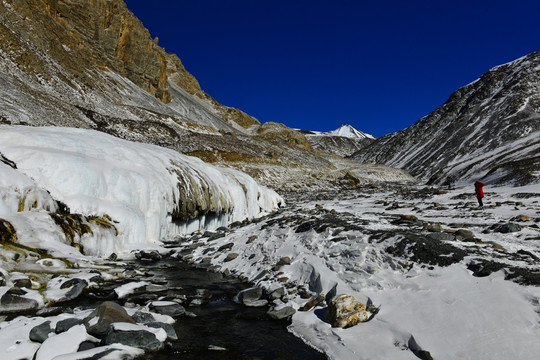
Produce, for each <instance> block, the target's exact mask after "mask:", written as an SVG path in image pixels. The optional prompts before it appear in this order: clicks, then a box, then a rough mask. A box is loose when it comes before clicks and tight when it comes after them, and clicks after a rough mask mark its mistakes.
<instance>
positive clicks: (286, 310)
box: [266, 306, 296, 320]
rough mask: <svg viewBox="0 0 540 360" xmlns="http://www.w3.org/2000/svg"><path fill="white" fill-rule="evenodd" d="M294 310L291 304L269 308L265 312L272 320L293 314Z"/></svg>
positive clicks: (285, 317)
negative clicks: (278, 307)
mask: <svg viewBox="0 0 540 360" xmlns="http://www.w3.org/2000/svg"><path fill="white" fill-rule="evenodd" d="M295 313H296V310H295V309H294V308H293V307H292V306H285V307H282V308H280V309H271V310H269V311H268V312H267V313H266V314H267V315H268V317H270V318H271V319H274V320H281V319H287V318H289V317H291V316H293V315H294V314H295Z"/></svg>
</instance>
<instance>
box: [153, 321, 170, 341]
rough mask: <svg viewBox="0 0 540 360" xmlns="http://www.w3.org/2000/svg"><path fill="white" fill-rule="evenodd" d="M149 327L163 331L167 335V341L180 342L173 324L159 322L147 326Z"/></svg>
mask: <svg viewBox="0 0 540 360" xmlns="http://www.w3.org/2000/svg"><path fill="white" fill-rule="evenodd" d="M145 325H146V326H148V327H151V328H156V329H163V330H165V332H166V333H167V340H172V341H174V340H178V335H176V331H175V330H174V327H173V326H172V325H171V324H167V323H162V322H158V321H152V322H149V323H146V324H145Z"/></svg>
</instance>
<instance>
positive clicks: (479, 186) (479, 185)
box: [474, 180, 486, 206]
mask: <svg viewBox="0 0 540 360" xmlns="http://www.w3.org/2000/svg"><path fill="white" fill-rule="evenodd" d="M484 185H486V184H484V183H483V182H480V181H478V180H476V182H475V183H474V192H475V193H476V198H477V199H478V206H484V204H483V202H482V198H483V197H484V189H483V187H484Z"/></svg>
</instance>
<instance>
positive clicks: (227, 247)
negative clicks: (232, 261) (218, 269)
mask: <svg viewBox="0 0 540 360" xmlns="http://www.w3.org/2000/svg"><path fill="white" fill-rule="evenodd" d="M233 246H234V244H233V243H228V244H225V245H222V246H220V247H219V248H218V251H225V250H227V251H229V250H231V249H232V248H233Z"/></svg>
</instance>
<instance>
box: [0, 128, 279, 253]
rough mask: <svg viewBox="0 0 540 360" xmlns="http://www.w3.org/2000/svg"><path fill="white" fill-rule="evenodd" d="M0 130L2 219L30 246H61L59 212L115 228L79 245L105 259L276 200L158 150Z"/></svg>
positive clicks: (59, 132) (96, 136) (86, 133)
mask: <svg viewBox="0 0 540 360" xmlns="http://www.w3.org/2000/svg"><path fill="white" fill-rule="evenodd" d="M0 129H1V131H0V144H1V145H0V153H1V154H2V155H3V157H2V159H4V160H3V161H2V162H0V218H2V219H4V220H5V221H8V222H9V223H11V224H12V225H13V227H14V228H15V230H16V233H17V241H18V242H20V243H23V244H27V245H30V246H36V245H39V246H36V247H42V246H44V245H45V243H47V244H48V245H49V246H45V247H46V248H50V247H55V246H61V245H60V243H62V242H64V243H66V242H67V240H66V237H65V235H64V234H63V233H62V229H61V228H59V227H58V226H57V225H56V224H55V222H54V219H53V218H52V217H51V216H50V215H49V214H50V213H55V212H57V211H58V210H62V209H59V208H61V207H62V206H64V204H65V205H67V207H68V208H69V212H70V213H71V214H82V215H85V216H94V217H96V218H99V219H103V218H104V219H106V220H104V221H105V222H106V223H109V225H110V228H115V229H116V231H105V230H103V229H102V228H99V227H96V226H93V227H92V228H91V230H92V231H91V232H90V231H89V232H88V233H86V234H84V235H83V236H82V237H81V239H80V243H81V245H82V246H83V247H84V250H85V252H86V254H89V255H97V256H105V255H109V254H111V253H117V254H122V253H124V254H125V253H128V252H129V251H130V250H132V249H134V248H140V247H145V246H147V245H151V244H159V242H160V240H163V239H164V238H166V237H170V236H174V235H178V234H183V233H190V232H192V231H194V230H199V229H201V230H205V229H208V230H212V229H216V228H217V227H219V226H223V225H227V224H229V223H231V222H234V221H242V220H244V219H246V218H254V217H257V216H260V215H262V214H264V213H266V212H271V211H273V210H276V209H277V208H278V207H279V205H280V203H282V202H283V199H282V198H281V197H280V196H279V195H278V194H277V193H276V192H274V191H273V190H270V189H268V188H265V187H263V186H260V185H258V184H257V183H256V182H255V181H254V180H253V179H252V178H251V177H249V176H248V175H245V174H243V173H241V172H239V171H235V170H232V169H227V168H219V167H216V166H212V165H209V164H206V163H204V162H203V161H201V160H199V159H197V158H193V157H189V156H185V155H182V154H180V153H178V152H176V151H174V150H170V149H166V148H161V147H158V146H155V145H149V144H141V143H134V142H129V141H125V140H121V139H118V138H115V137H112V136H110V135H106V134H104V133H101V132H97V131H93V130H86V129H74V128H60V127H43V128H38V127H21V126H16V127H15V126H1V127H0ZM13 163H14V164H16V168H15V167H14V166H13ZM58 201H60V202H61V203H59V202H58ZM89 225H92V224H89ZM116 233H117V234H116ZM59 239H60V240H62V239H63V240H62V241H58V240H59ZM64 250H65V249H64Z"/></svg>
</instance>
